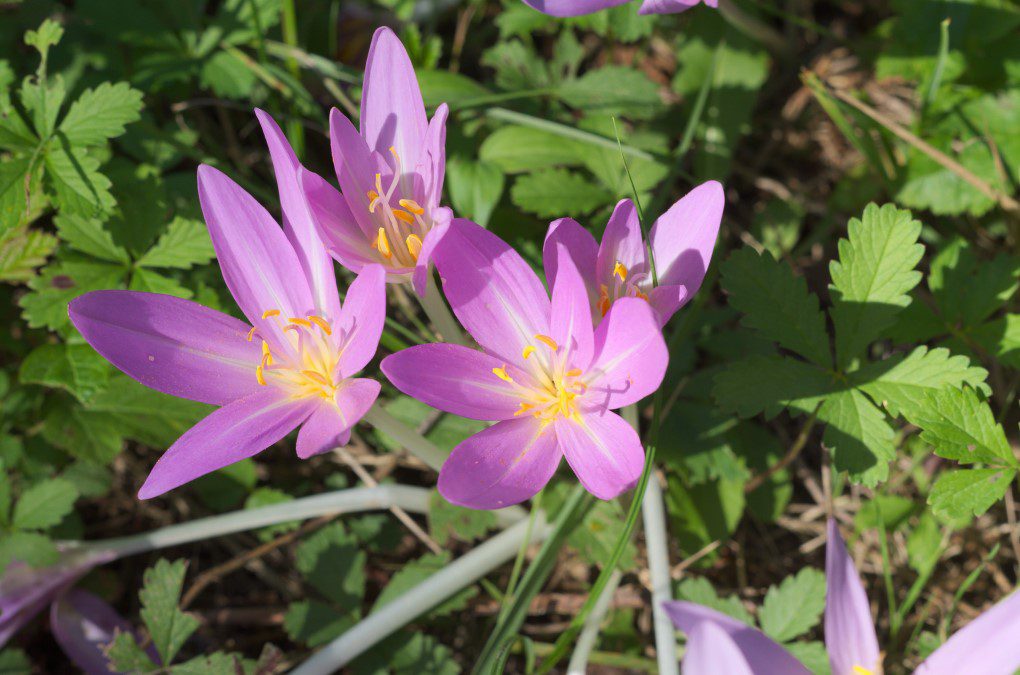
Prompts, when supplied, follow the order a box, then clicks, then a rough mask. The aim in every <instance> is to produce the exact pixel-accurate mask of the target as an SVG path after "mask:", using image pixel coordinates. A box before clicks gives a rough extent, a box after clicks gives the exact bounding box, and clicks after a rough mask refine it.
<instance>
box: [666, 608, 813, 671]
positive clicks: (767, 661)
mask: <svg viewBox="0 0 1020 675" xmlns="http://www.w3.org/2000/svg"><path fill="white" fill-rule="evenodd" d="M662 606H663V608H664V609H665V610H666V614H668V615H669V618H670V619H671V620H672V621H673V625H674V626H676V627H677V629H679V630H682V631H683V632H684V633H687V635H688V636H689V635H691V634H692V633H694V631H695V630H696V629H697V627H698V626H699V625H703V624H704V623H705V622H711V623H713V624H715V626H717V627H718V628H720V629H721V630H723V631H724V632H725V633H726V634H727V635H729V636H730V639H731V640H733V642H734V643H735V644H736V645H737V648H738V649H740V651H741V653H743V655H744V659H745V660H746V661H747V662H748V664H750V665H751V667H752V669H753V672H754V674H755V675H810V673H811V671H809V670H808V669H807V668H805V667H804V666H803V665H802V664H801V663H800V661H798V660H797V659H795V658H794V657H793V655H792V654H790V652H788V651H786V649H784V648H783V647H782V646H781V645H779V644H778V643H776V642H775V641H774V640H772V638H770V637H768V636H767V635H765V633H762V632H761V631H760V630H758V629H757V628H752V627H751V626H748V625H747V624H746V623H743V622H741V621H737V620H736V619H734V618H732V617H729V616H726V615H725V614H723V613H721V612H717V611H715V610H714V609H710V608H708V607H705V606H703V605H698V604H696V603H693V602H685V601H675V602H664V603H662Z"/></svg>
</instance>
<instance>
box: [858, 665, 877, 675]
mask: <svg viewBox="0 0 1020 675" xmlns="http://www.w3.org/2000/svg"><path fill="white" fill-rule="evenodd" d="M853 670H854V672H855V673H857V675H875V671H873V670H871V669H870V668H865V667H864V666H854V668H853Z"/></svg>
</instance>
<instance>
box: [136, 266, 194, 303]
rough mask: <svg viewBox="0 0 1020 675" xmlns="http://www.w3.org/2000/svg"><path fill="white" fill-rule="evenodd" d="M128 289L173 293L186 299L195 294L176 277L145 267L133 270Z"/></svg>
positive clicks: (164, 293)
mask: <svg viewBox="0 0 1020 675" xmlns="http://www.w3.org/2000/svg"><path fill="white" fill-rule="evenodd" d="M128 289H129V290H132V291H141V292H143V293H160V294H162V295H172V296H174V297H178V298H184V299H190V298H191V297H192V296H193V295H194V293H192V292H191V289H190V288H186V287H184V286H181V285H180V284H179V283H177V280H176V279H171V278H170V277H168V276H164V275H162V274H160V273H159V272H156V271H154V270H151V269H145V268H144V267H136V268H135V270H134V272H132V274H131V283H129V284H128Z"/></svg>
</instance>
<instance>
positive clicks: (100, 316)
mask: <svg viewBox="0 0 1020 675" xmlns="http://www.w3.org/2000/svg"><path fill="white" fill-rule="evenodd" d="M68 314H69V315H70V317H71V322H72V323H73V324H74V326H75V328H77V329H78V331H79V332H80V333H81V334H82V336H83V337H84V338H85V340H86V341H87V342H88V343H89V344H90V345H92V347H93V348H94V349H95V350H96V351H97V352H99V353H100V354H102V355H103V357H104V358H106V360H107V361H109V362H110V363H112V364H113V365H115V366H116V367H117V368H119V369H120V370H122V371H123V372H124V373H126V374H127V375H130V376H131V377H132V378H134V379H136V380H138V381H139V382H141V383H142V384H144V385H145V386H147V387H150V388H152V389H155V390H157V391H161V392H163V393H165V394H170V395H172V396H179V397H181V398H186V399H190V400H192V401H201V402H202V403H211V404H213V405H226V404H227V403H230V402H231V401H234V400H237V399H239V398H242V397H244V396H247V395H248V394H250V393H252V392H253V391H255V389H257V388H258V382H257V381H256V379H255V367H256V366H258V364H259V360H260V359H261V358H262V352H261V350H260V349H259V347H258V345H257V344H255V343H254V342H249V341H248V340H247V339H246V334H247V333H248V326H246V325H245V324H243V323H241V322H240V321H238V320H237V319H235V318H233V317H232V316H228V315H226V314H223V313H222V312H217V311H216V310H213V309H209V308H208V307H203V306H202V305H199V304H197V303H194V302H191V301H190V300H183V299H181V298H175V297H173V296H170V295H159V294H156V293H138V292H135V291H117V290H111V291H93V292H91V293H86V294H85V295H81V296H78V297H77V298H75V299H74V300H72V301H71V303H70V305H68Z"/></svg>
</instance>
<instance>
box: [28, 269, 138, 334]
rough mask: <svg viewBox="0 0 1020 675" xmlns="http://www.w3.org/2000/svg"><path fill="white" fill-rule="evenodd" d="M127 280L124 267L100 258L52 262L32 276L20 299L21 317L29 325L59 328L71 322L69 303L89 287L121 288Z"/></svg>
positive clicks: (51, 328)
mask: <svg viewBox="0 0 1020 675" xmlns="http://www.w3.org/2000/svg"><path fill="white" fill-rule="evenodd" d="M123 283H124V269H123V267H121V266H118V265H110V264H109V263H99V262H65V263H60V264H57V265H50V266H49V267H47V268H46V269H45V270H44V271H43V273H42V274H40V275H39V276H37V277H35V278H34V279H32V280H31V281H30V282H29V284H28V287H29V288H30V289H32V292H31V293H26V294H25V295H24V296H22V297H21V299H20V300H19V301H18V304H19V305H21V308H22V310H24V311H23V312H22V317H23V318H24V319H25V320H26V321H27V322H28V325H29V327H30V328H43V327H45V328H49V329H50V330H53V331H58V330H61V329H63V328H66V327H68V326H69V325H70V323H71V320H70V319H69V318H68V316H67V303H69V302H71V300H73V299H74V298H76V297H78V296H79V295H81V294H83V293H87V292H88V291H97V290H102V289H107V288H119V287H122V286H123Z"/></svg>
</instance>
